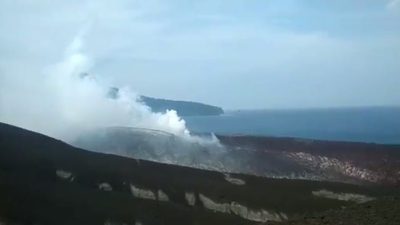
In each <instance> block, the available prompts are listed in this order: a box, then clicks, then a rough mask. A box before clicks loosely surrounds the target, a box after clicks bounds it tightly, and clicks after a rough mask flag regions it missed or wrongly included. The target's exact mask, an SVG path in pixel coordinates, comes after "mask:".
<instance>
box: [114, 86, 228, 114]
mask: <svg viewBox="0 0 400 225" xmlns="http://www.w3.org/2000/svg"><path fill="white" fill-rule="evenodd" d="M118 95H119V89H118V88H116V87H112V88H110V90H109V92H108V97H110V98H118ZM140 100H141V101H142V102H143V103H144V104H146V105H147V106H149V107H150V108H151V110H152V111H153V112H165V111H166V110H168V109H169V110H175V111H176V112H177V113H178V115H179V116H215V115H221V114H224V110H223V109H222V108H221V107H217V106H212V105H207V104H204V103H199V102H189V101H176V100H168V99H160V98H152V97H148V96H143V95H142V96H140Z"/></svg>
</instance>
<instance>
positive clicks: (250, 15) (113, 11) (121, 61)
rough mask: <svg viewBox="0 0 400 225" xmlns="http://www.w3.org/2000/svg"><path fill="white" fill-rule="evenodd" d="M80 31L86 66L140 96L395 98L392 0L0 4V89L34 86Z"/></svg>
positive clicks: (398, 13) (281, 102) (298, 101)
mask: <svg viewBox="0 0 400 225" xmlns="http://www.w3.org/2000/svg"><path fill="white" fill-rule="evenodd" d="M80 32H83V33H84V35H83V36H84V39H85V40H84V41H85V46H84V47H83V51H84V52H85V54H87V55H88V56H90V58H91V60H92V62H93V65H92V67H91V68H92V70H93V71H90V72H93V73H95V74H96V76H98V77H99V79H103V80H107V82H109V83H110V84H112V85H115V86H129V87H131V88H132V89H133V90H134V91H135V92H136V93H139V94H143V95H147V96H153V97H159V98H168V99H179V100H190V101H200V102H204V103H209V104H213V105H218V106H222V107H224V108H225V109H261V108H268V109H273V108H309V107H312V108H316V107H341V106H384V105H400V91H399V90H400V88H399V87H400V0H336V1H317V0H252V1H249V0H230V1H227V0H225V1H221V0H201V1H200V0H198V1H183V0H163V1H161V0H130V1H127V0H114V1H106V0H96V1H88V0H70V1H57V0H23V1H22V0H2V1H0V88H1V87H2V86H1V83H3V84H6V83H7V82H10V80H12V81H14V82H20V83H21V84H23V86H29V85H40V84H36V83H35V82H36V81H39V80H40V79H37V78H38V77H40V76H42V74H43V71H44V70H45V68H47V67H48V66H49V65H52V64H54V63H56V62H58V61H60V59H62V58H63V56H64V55H63V54H64V49H65V48H66V47H67V46H68V45H69V43H71V41H72V40H73V39H74V37H75V36H76V35H77V33H80ZM3 88H4V86H3ZM3 94H4V93H3Z"/></svg>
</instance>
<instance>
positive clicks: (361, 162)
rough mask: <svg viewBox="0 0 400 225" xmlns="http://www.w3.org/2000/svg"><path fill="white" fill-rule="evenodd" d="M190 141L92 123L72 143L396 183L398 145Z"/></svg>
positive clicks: (216, 166) (237, 167) (241, 167)
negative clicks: (91, 127) (87, 129)
mask: <svg viewBox="0 0 400 225" xmlns="http://www.w3.org/2000/svg"><path fill="white" fill-rule="evenodd" d="M218 138H219V140H220V143H218V144H217V143H216V142H207V141H200V142H196V141H194V142H193V141H188V140H187V139H185V138H183V137H179V136H175V135H173V134H170V133H166V132H160V131H155V130H146V129H137V128H130V127H110V128H103V129H95V130H93V131H91V132H87V133H85V135H81V137H80V138H79V139H77V140H76V141H75V142H73V145H75V146H77V147H80V148H84V149H88V150H92V151H97V152H103V153H111V154H116V155H121V156H126V157H132V158H135V159H144V160H151V161H155V162H162V163H170V164H176V165H181V166H189V167H195V168H200V169H208V170H215V171H220V172H230V173H242V174H250V175H257V176H263V177H270V178H290V179H308V180H326V181H333V182H345V183H355V184H379V185H382V184H383V185H390V186H399V185H400V146H396V145H377V144H367V143H350V142H331V141H316V140H306V139H294V138H271V137H254V136H218Z"/></svg>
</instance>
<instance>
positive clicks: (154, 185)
mask: <svg viewBox="0 0 400 225" xmlns="http://www.w3.org/2000/svg"><path fill="white" fill-rule="evenodd" d="M235 178H236V179H235ZM345 193H348V194H345ZM350 193H351V194H350ZM387 194H393V191H390V190H388V189H383V188H380V189H376V188H372V187H370V188H366V187H358V186H353V185H345V184H338V183H328V182H316V181H301V180H297V181H296V180H285V179H282V180H275V179H265V178H259V177H254V176H245V175H234V174H231V175H229V176H228V175H224V174H222V173H218V172H210V171H203V170H198V169H191V168H186V167H179V166H173V165H165V164H159V163H153V162H148V161H143V160H135V159H128V158H123V157H119V156H114V155H106V154H100V153H93V152H89V151H85V150H81V149H77V148H73V147H71V146H69V145H67V144H65V143H63V142H60V141H58V140H54V139H52V138H49V137H46V136H44V135H41V134H37V133H33V132H30V131H27V130H23V129H20V128H16V127H13V126H10V125H6V124H1V123H0V199H1V201H0V222H4V221H6V222H7V221H13V222H18V223H21V224H43V225H46V224H49V225H50V224H73V225H79V224H82V225H91V224H113V223H114V222H115V223H116V224H122V223H125V224H144V225H148V224H174V225H179V224H185V225H187V224H230V225H231V224H254V223H255V222H262V221H266V220H275V221H279V220H286V218H287V217H288V218H296V217H297V216H301V215H303V214H304V213H310V212H320V211H323V210H326V209H335V208H336V209H337V208H340V207H342V206H348V205H352V204H354V203H352V202H351V201H345V200H353V201H356V202H362V201H366V200H369V199H370V198H371V197H379V196H382V195H387ZM338 199H341V200H338Z"/></svg>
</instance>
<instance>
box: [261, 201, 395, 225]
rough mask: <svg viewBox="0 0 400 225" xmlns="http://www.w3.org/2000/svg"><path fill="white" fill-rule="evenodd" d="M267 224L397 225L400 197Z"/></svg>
mask: <svg viewBox="0 0 400 225" xmlns="http://www.w3.org/2000/svg"><path fill="white" fill-rule="evenodd" d="M265 224H268V225H322V224H323V225H399V224H400V197H399V196H392V197H385V198H381V199H377V200H374V201H371V202H367V203H363V204H355V205H352V206H348V207H343V208H342V209H336V210H328V211H325V212H323V213H318V214H314V215H306V216H304V217H303V218H301V219H297V220H292V221H286V222H281V223H275V222H268V223H265Z"/></svg>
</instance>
